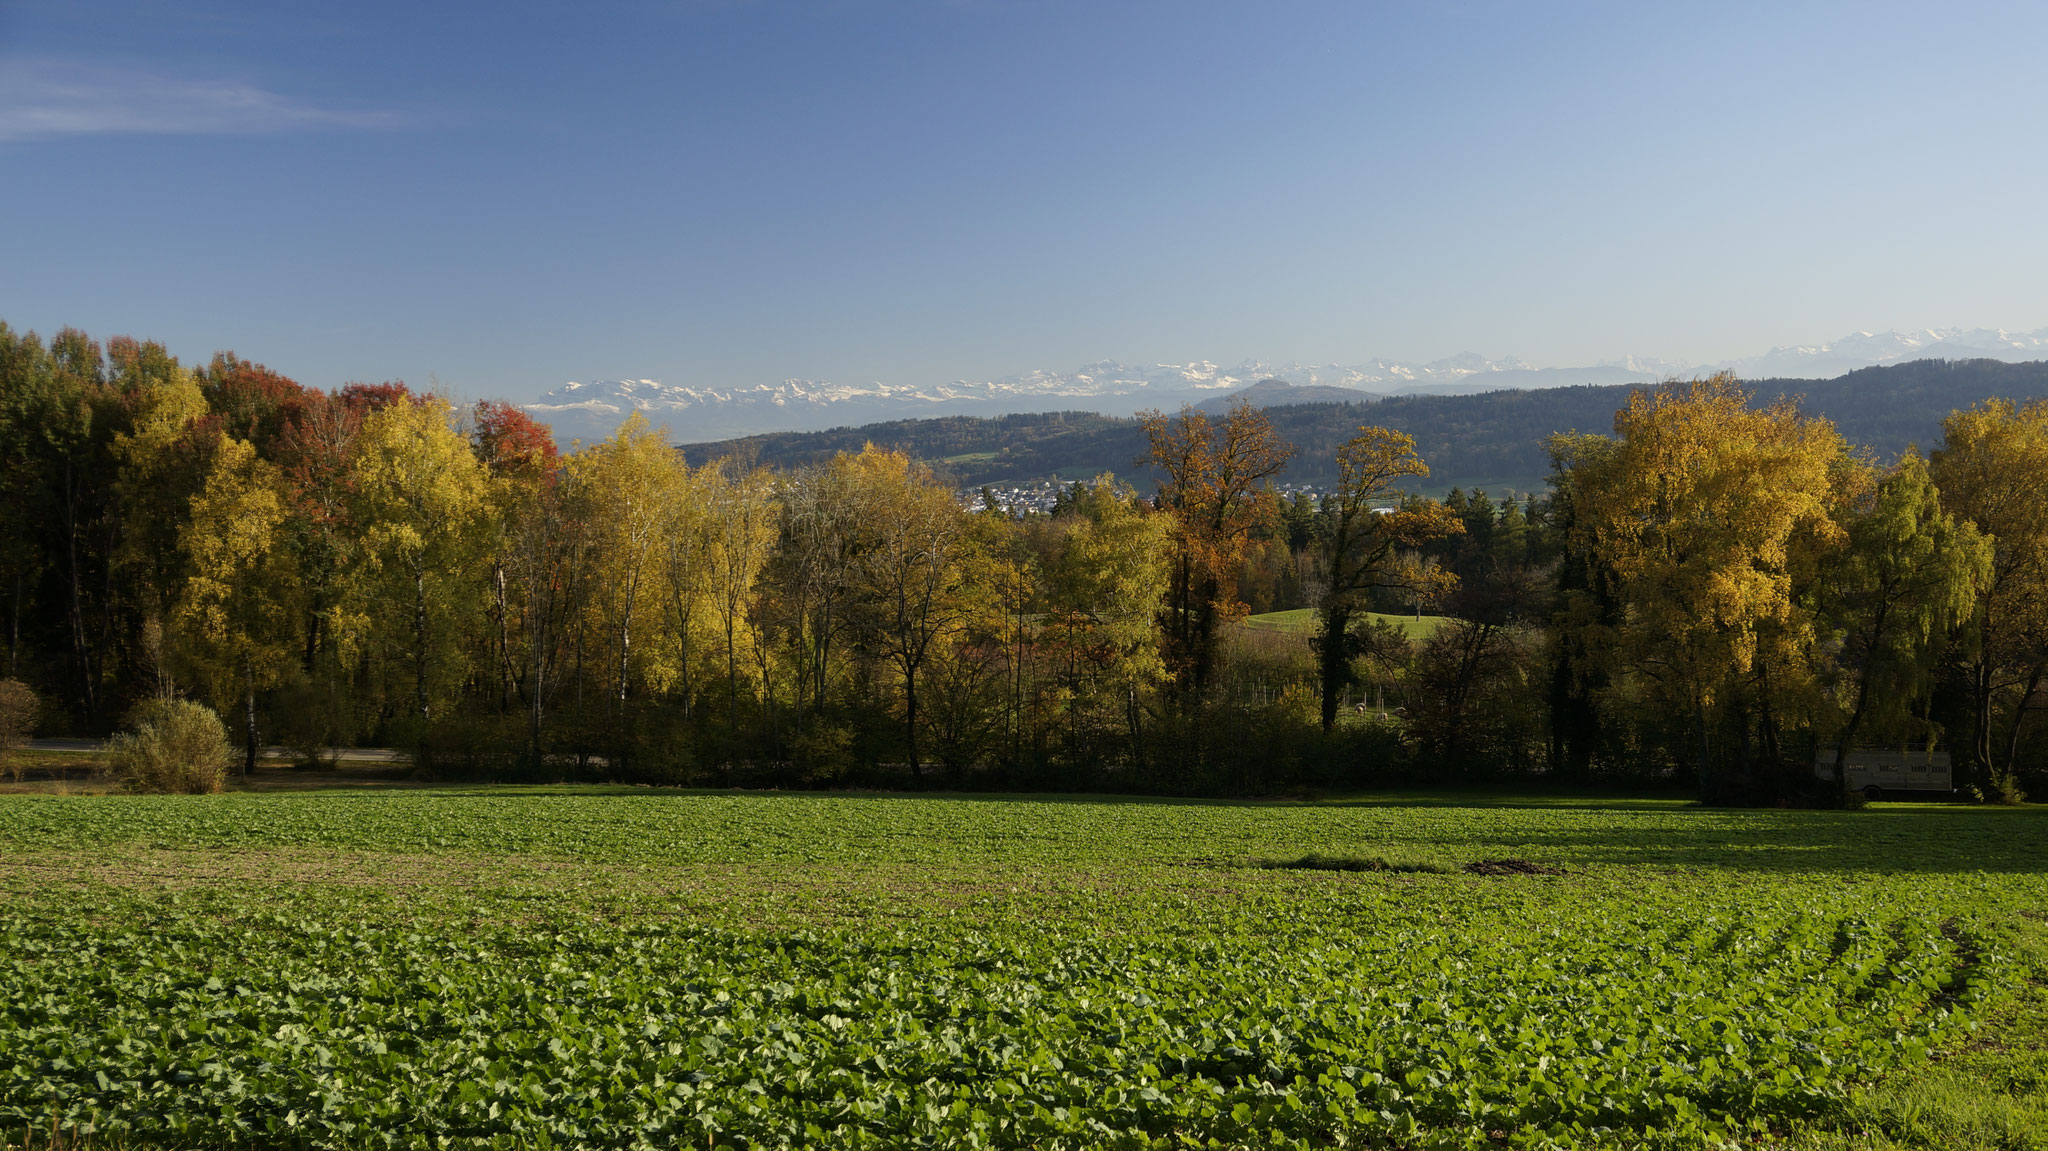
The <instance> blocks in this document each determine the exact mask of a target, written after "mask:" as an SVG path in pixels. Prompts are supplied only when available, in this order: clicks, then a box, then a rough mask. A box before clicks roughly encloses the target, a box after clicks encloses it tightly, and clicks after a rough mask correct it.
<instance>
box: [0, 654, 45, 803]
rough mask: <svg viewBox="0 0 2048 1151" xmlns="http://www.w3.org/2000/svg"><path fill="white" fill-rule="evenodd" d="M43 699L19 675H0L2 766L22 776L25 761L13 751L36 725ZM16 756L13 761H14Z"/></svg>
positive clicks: (16, 777)
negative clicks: (22, 764) (39, 698)
mask: <svg viewBox="0 0 2048 1151" xmlns="http://www.w3.org/2000/svg"><path fill="white" fill-rule="evenodd" d="M40 707H41V703H40V701H39V700H37V699H36V693H35V692H32V691H30V690H29V688H28V685H27V684H25V683H23V682H21V681H20V680H18V679H0V769H7V770H11V771H12V772H13V774H14V778H15V779H16V780H19V779H20V778H21V762H20V761H19V760H14V759H13V756H12V755H10V754H9V753H11V752H12V751H14V749H15V748H18V747H20V746H21V745H22V744H23V743H25V742H26V741H27V740H28V737H29V734H30V733H31V732H33V731H35V729H36V712H37V711H38V710H39V709H40ZM10 760H12V762H10Z"/></svg>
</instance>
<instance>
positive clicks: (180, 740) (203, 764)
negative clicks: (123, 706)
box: [107, 699, 233, 795]
mask: <svg viewBox="0 0 2048 1151" xmlns="http://www.w3.org/2000/svg"><path fill="white" fill-rule="evenodd" d="M127 727H128V730H127V731H124V732H122V733H121V734H119V735H117V736H115V737H114V738H113V740H112V741H111V742H109V743H108V745H107V750H108V752H109V755H108V761H109V762H110V763H111V764H112V766H113V769H114V773H115V774H116V775H118V776H119V777H120V778H121V779H122V780H123V781H124V782H125V783H126V784H127V785H128V787H129V788H131V789H133V790H135V791H149V792H170V793H184V794H191V795H204V794H210V793H213V792H217V791H219V790H220V789H221V786H222V785H223V784H224V783H225V782H226V781H227V774H228V761H229V759H230V758H231V757H232V754H233V753H232V752H231V751H230V750H229V749H228V733H227V729H226V728H224V727H222V726H221V722H220V717H219V716H218V715H215V714H214V713H213V709H212V708H210V707H207V706H206V705H205V704H200V703H194V702H192V701H191V700H189V699H152V700H147V701H145V702H143V703H139V704H137V705H135V707H134V708H133V709H132V710H131V711H129V713H128V717H127Z"/></svg>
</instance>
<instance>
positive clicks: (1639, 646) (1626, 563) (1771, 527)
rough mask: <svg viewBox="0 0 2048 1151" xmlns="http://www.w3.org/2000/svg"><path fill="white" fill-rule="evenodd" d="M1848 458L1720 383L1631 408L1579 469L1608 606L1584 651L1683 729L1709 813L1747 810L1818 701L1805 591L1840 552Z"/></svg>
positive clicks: (1681, 386) (1797, 421) (1799, 422)
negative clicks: (1841, 482) (1786, 737)
mask: <svg viewBox="0 0 2048 1151" xmlns="http://www.w3.org/2000/svg"><path fill="white" fill-rule="evenodd" d="M1844 458H1845V451H1844V448H1843V445H1842V442H1841V438H1840V437H1839V436H1838V435H1837V434H1836V433H1835V431H1834V428H1833V426H1832V425H1831V424H1829V423H1828V422H1827V421H1825V420H1820V419H1808V418H1805V417H1802V416H1801V415H1800V414H1799V413H1798V411H1797V409H1796V408H1795V407H1794V406H1793V405H1792V404H1791V403H1789V402H1785V401H1780V402H1778V403H1775V404H1772V405H1770V406H1768V407H1765V408H1762V409H1756V408H1752V407H1751V406H1750V404H1749V395H1748V393H1747V392H1745V391H1744V390H1743V388H1742V386H1741V384H1740V383H1739V382H1738V381H1737V380H1736V379H1735V378H1734V377H1733V376H1730V375H1726V374H1723V375H1719V376H1715V377H1713V378H1712V379H1707V380H1694V381H1692V382H1690V383H1673V384H1667V385H1665V386H1663V387H1661V388H1658V389H1656V390H1654V391H1651V390H1643V391H1638V392H1635V393H1634V394H1632V395H1631V397H1630V399H1629V404H1628V406H1627V407H1626V408H1624V409H1622V410H1621V411H1620V412H1618V413H1617V414H1616V416H1615V439H1614V442H1613V444H1612V446H1611V448H1609V449H1608V450H1605V451H1599V452H1582V453H1580V455H1579V458H1578V459H1577V461H1576V463H1575V464H1574V466H1573V475H1572V477H1571V495H1572V500H1573V503H1574V508H1573V514H1574V520H1573V525H1572V531H1573V532H1574V533H1575V534H1576V535H1577V536H1578V537H1579V541H1578V544H1577V547H1578V550H1579V551H1580V552H1581V554H1591V555H1597V556H1598V557H1599V562H1600V564H1601V565H1602V566H1603V568H1604V569H1605V571H1606V572H1607V573H1608V575H1609V576H1610V577H1611V587H1612V589H1613V592H1614V594H1615V596H1616V598H1617V612H1616V613H1615V615H1613V616H1611V617H1610V618H1609V619H1608V620H1605V621H1596V620H1589V621H1587V626H1588V627H1589V628H1590V629H1592V632H1593V634H1592V635H1591V636H1590V638H1589V640H1588V646H1589V648H1591V649H1592V650H1596V651H1599V652H1601V653H1602V656H1603V658H1604V659H1606V660H1608V661H1609V662H1610V665H1611V666H1613V667H1614V668H1615V669H1616V671H1617V673H1618V674H1625V675H1626V676H1627V677H1628V678H1629V680H1630V681H1631V683H1632V685H1633V686H1635V687H1639V688H1640V689H1642V690H1643V691H1645V692H1647V693H1648V695H1649V696H1650V697H1651V698H1652V699H1654V700H1655V701H1656V706H1658V707H1659V708H1661V709H1662V710H1664V712H1665V713H1666V714H1676V715H1680V716H1683V717H1685V721H1686V726H1687V727H1688V728H1689V729H1690V742H1691V745H1692V747H1691V754H1690V758H1691V759H1692V761H1693V763H1694V766H1695V768H1696V770H1697V772H1698V774H1699V780H1700V790H1701V795H1702V797H1703V798H1705V799H1707V800H1709V801H1721V800H1726V799H1731V798H1741V797H1745V796H1748V795H1753V794H1754V793H1755V792H1756V791H1757V790H1758V789H1759V788H1760V787H1762V786H1763V781H1762V780H1760V779H1758V778H1757V777H1756V775H1755V769H1756V767H1757V766H1758V765H1759V764H1762V765H1765V766H1769V767H1774V768H1777V769H1779V770H1781V771H1782V770H1783V769H1784V768H1785V767H1786V762H1787V761H1786V758H1785V754H1784V749H1783V747H1782V737H1783V733H1784V731H1785V730H1786V729H1787V727H1788V726H1790V723H1791V722H1793V721H1794V720H1796V718H1797V716H1798V715H1799V714H1800V709H1801V706H1802V705H1803V704H1805V703H1807V702H1808V701H1809V700H1810V699H1813V698H1816V697H1817V693H1816V692H1815V689H1814V684H1813V679H1814V677H1813V671H1814V662H1813V658H1812V648H1813V645H1814V642H1815V638H1816V636H1815V627H1814V620H1813V614H1812V610H1811V607H1810V603H1809V601H1810V597H1807V596H1805V595H1804V594H1802V593H1803V592H1804V591H1805V590H1806V589H1805V588H1804V587H1802V586H1800V581H1801V580H1802V579H1810V578H1811V573H1812V571H1813V567H1814V564H1815V563H1816V562H1817V557H1818V556H1819V555H1820V554H1821V553H1823V552H1824V551H1825V550H1826V549H1827V548H1829V547H1831V546H1834V545H1835V544H1836V543H1838V542H1839V539H1840V535H1841V531H1840V528H1839V527H1838V526H1837V525H1836V523H1835V520H1834V518H1833V516H1834V511H1835V507H1836V502H1837V495H1838V492H1837V481H1838V479H1839V471H1840V466H1841V463H1842V461H1843V460H1844ZM1809 586H1810V585H1809ZM1717 748H1719V749H1722V750H1721V752H1720V753H1718V754H1717ZM1724 760H1732V762H1733V764H1734V768H1735V773H1734V776H1733V777H1732V778H1731V777H1729V776H1728V775H1727V774H1725V773H1723V772H1722V771H1720V770H1718V765H1719V764H1720V763H1721V762H1723V761H1724Z"/></svg>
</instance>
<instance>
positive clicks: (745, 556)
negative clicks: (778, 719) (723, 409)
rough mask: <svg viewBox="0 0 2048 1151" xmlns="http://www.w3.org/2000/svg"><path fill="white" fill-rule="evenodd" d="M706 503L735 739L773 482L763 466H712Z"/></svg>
mask: <svg viewBox="0 0 2048 1151" xmlns="http://www.w3.org/2000/svg"><path fill="white" fill-rule="evenodd" d="M703 488H704V505H705V507H706V510H707V511H708V512H709V522H708V523H707V524H706V525H705V527H704V532H703V539H704V541H705V543H706V544H707V545H708V555H707V558H708V559H709V561H710V573H709V574H710V589H711V597H712V603H713V606H714V608H715V609H716V611H717V613H718V625H719V634H720V637H721V639H723V641H724V644H725V690H726V730H727V732H728V733H729V734H730V735H731V736H733V737H734V738H735V739H737V737H738V733H739V722H740V650H741V646H742V644H743V643H753V642H755V641H756V640H757V638H759V637H758V635H757V633H758V630H759V628H760V626H761V622H762V621H760V620H758V619H750V618H749V615H750V612H749V608H750V606H751V604H752V601H753V596H754V585H755V582H756V581H757V580H759V579H760V578H761V569H762V568H763V567H765V566H766V565H767V563H768V557H769V553H770V551H771V550H772V549H773V547H774V544H775V529H776V517H775V508H774V505H773V503H772V500H771V497H772V495H773V491H774V488H773V485H772V483H771V482H770V480H769V477H768V475H767V474H766V473H765V472H758V471H757V472H746V473H740V474H737V475H734V474H727V473H726V472H723V471H721V470H719V469H718V468H715V467H712V468H707V469H706V472H705V475H704V477H703ZM761 690H762V692H763V693H764V695H763V701H764V706H768V707H772V701H771V700H769V699H768V696H767V694H766V693H768V692H769V691H770V690H771V685H770V684H769V683H768V682H767V681H766V669H764V678H763V682H762V684H761Z"/></svg>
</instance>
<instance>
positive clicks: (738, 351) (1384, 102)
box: [0, 0, 2048, 398]
mask: <svg viewBox="0 0 2048 1151" xmlns="http://www.w3.org/2000/svg"><path fill="white" fill-rule="evenodd" d="M2044 44H2048V6H2044V5H2039V4H2032V3H2030V4H2017V3H2016V4H2010V5H1933V4H1928V5H1921V6H1914V7H1907V6H1888V5H1881V4H1842V5H1819V4H1815V5H1802V4H1782V3H1777V4H1755V5H1750V4H1741V3H1726V2H1720V3H1700V4H1639V3H1637V4H1612V5H1607V4H1573V3H1534V2H1529V3H1457V2H1450V3H1412V4H1367V3H1289V2H1286V0H1266V2H1262V3H1255V4H1254V3H1247V4H1204V3H1124V2H1120V0H1093V2H1076V3H1066V2H1061V0H1045V2H1041V3H1012V2H1008V0H953V2H947V0H897V2H893V3H890V2H882V0H871V2H859V0H844V2H816V3H800V2H795V0H789V2H778V0H757V2H745V0H670V2H666V3H656V2H651V0H648V2H642V0H588V2H585V3H579V4H519V3H510V4H474V5H471V4H431V3H418V2H416V3H404V4H385V3H351V4H333V3H322V4H300V3H250V4H241V3H209V2H207V0H192V2H183V3H170V2H157V0H148V2H143V0H135V2H128V3H94V2H91V0H77V2H48V0H33V2H27V3H17V2H12V0H0V220H4V221H5V224H4V232H0V236H4V243H0V318H4V319H5V320H7V321H8V322H9V323H11V324H13V325H14V326H15V327H17V328H34V329H37V330H41V331H45V332H47V331H50V330H52V329H54V328H56V327H58V326H61V325H64V324H72V325H76V326H80V327H84V328H86V329H88V330H89V331H92V332H94V333H95V334H102V335H104V334H112V333H124V332H125V333H130V334H134V335H138V336H143V337H149V338H156V339H161V340H163V341H165V342H166V343H168V344H169V345H170V346H171V347H172V349H173V350H174V351H176V352H178V353H179V354H180V355H182V356H184V357H186V358H187V359H203V358H204V357H205V356H206V355H207V354H208V353H210V352H211V351H213V350H215V349H219V348H233V349H235V350H237V351H238V352H240V353H241V354H242V355H244V356H246V357H250V358H254V359H259V360H262V361H264V362H266V363H269V364H270V365H271V366H273V367H275V368H278V369H279V370H282V371H285V372H287V373H289V374H292V375H294V376H297V377H298V378H300V379H302V380H304V381H305V382H308V383H313V384H319V385H323V386H333V385H336V384H339V383H342V382H343V381H346V380H352V379H365V380H378V379H387V378H402V379H406V380H409V381H413V382H415V383H426V382H428V381H429V380H432V381H437V382H439V383H440V384H441V385H442V386H443V387H444V388H445V389H447V390H450V391H452V392H455V393H457V394H460V395H463V396H467V397H482V396H497V395H502V396H509V397H513V398H527V397H531V396H533V395H536V394H538V393H539V392H541V391H543V390H545V389H546V388H548V387H551V386H553V385H555V384H558V383H560V382H561V381H563V380H568V379H599V378H613V377H619V376H648V377H653V378H656V379H662V380H664V381H667V382H670V383H682V384H692V385H706V384H709V385H717V384H751V383H760V382H769V381H774V380H779V379H782V378H785V377H807V378H822V379H833V380H841V381H865V380H873V379H881V380H887V381H890V382H898V383H913V384H919V383H931V382H937V381H942V380H946V379H952V378H960V377H966V378H991V377H996V376H1002V375H1008V374H1012V373H1016V372H1021V371H1026V370H1030V369H1033V368H1041V367H1043V368H1052V369H1070V368H1072V367H1074V366H1077V365H1079V364H1081V363H1084V362H1087V361H1090V360H1095V359H1101V358H1118V359H1123V360H1126V361H1129V362H1140V361H1149V360H1184V359H1188V358H1196V357H1206V358H1210V359H1215V360H1218V361H1223V362H1235V361H1237V360H1240V359H1244V358H1251V357H1258V358H1265V359H1278V360H1302V361H1311V362H1355V361H1358V360H1362V359H1365V358H1367V357H1369V356H1372V355H1386V356H1393V357H1402V358H1408V359H1429V358H1434V357H1439V356H1444V355H1449V354H1452V353H1456V352H1460V351H1465V350H1472V351H1478V352H1481V353H1484V354H1488V355H1495V356H1498V355H1508V354H1513V355H1519V356H1522V357H1523V358H1525V359H1528V360H1530V361H1532V362H1535V363H1538V364H1582V363H1589V362H1592V361H1594V360H1599V359H1605V358H1612V357H1615V356H1619V355H1622V354H1626V353H1635V354H1645V355H1657V356H1663V357H1667V358H1670V359H1674V360H1682V361H1707V360H1714V359H1721V358H1728V357H1733V356H1738V355H1747V354H1752V353H1755V352H1759V351H1762V350H1763V349H1764V348H1766V347H1769V346H1771V345H1774V344H1784V343H1792V342H1804V341H1811V340H1818V339H1826V338H1831V337H1834V336H1838V335H1841V334H1843V333H1845V332H1847V331H1850V330H1852V329H1856V328H1877V329H1883V328H1894V327H1895V328H1913V327H1922V326H1948V325H1961V326H1966V327H1976V326H1993V327H2008V328H2019V329H2034V328H2039V327H2042V326H2044V325H2048V275H2044V269H2048V224H2044V220H2043V218H2042V205H2043V204H2044V203H2048V180H2044V177H2048V148H2044V147H2043V146H2042V141H2043V140H2044V139H2048V69H2044V68H2043V67H2042V65H2041V59H2042V56H2041V54H2042V52H2043V45H2044Z"/></svg>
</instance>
